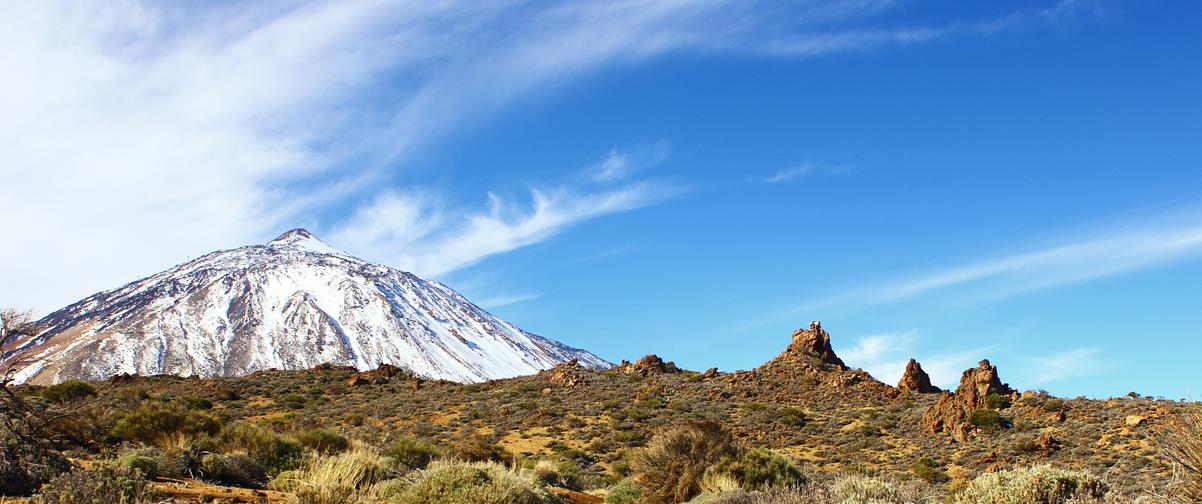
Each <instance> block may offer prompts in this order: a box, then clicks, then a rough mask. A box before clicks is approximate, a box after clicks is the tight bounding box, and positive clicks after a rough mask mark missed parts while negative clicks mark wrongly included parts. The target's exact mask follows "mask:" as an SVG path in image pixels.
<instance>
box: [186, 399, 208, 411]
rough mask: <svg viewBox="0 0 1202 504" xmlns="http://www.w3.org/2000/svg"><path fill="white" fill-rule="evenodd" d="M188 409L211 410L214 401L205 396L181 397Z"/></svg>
mask: <svg viewBox="0 0 1202 504" xmlns="http://www.w3.org/2000/svg"><path fill="white" fill-rule="evenodd" d="M180 402H182V403H184V406H186V407H187V408H188V409H194V410H210V409H213V402H212V401H210V400H208V399H205V398H203V397H191V396H189V397H185V398H183V399H180Z"/></svg>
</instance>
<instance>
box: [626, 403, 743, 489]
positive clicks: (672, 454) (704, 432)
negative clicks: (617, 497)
mask: <svg viewBox="0 0 1202 504" xmlns="http://www.w3.org/2000/svg"><path fill="white" fill-rule="evenodd" d="M736 456H738V448H737V447H736V445H735V442H734V438H732V437H731V435H730V433H729V432H727V431H726V429H724V428H723V427H722V426H721V425H718V424H716V423H714V422H704V421H690V422H687V423H684V424H680V425H676V426H672V427H669V428H667V429H664V430H661V431H660V432H658V433H656V434H655V435H654V436H653V437H652V438H651V441H650V442H648V443H647V446H646V447H644V448H643V449H641V450H639V451H637V452H636V453H635V455H634V458H633V460H632V461H631V466H632V469H633V473H634V477H635V479H636V480H637V481H638V483H639V485H640V486H641V487H642V489H643V499H644V501H645V502H648V503H650V504H668V503H675V502H684V501H687V500H689V499H691V498H693V497H694V496H696V495H697V494H698V493H700V491H701V480H702V478H703V477H704V475H705V471H706V469H707V468H709V466H711V465H714V464H717V463H719V462H721V461H722V460H723V459H730V458H734V457H736Z"/></svg>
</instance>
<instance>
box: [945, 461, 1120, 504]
mask: <svg viewBox="0 0 1202 504" xmlns="http://www.w3.org/2000/svg"><path fill="white" fill-rule="evenodd" d="M1107 490H1108V488H1107V486H1106V483H1104V482H1102V480H1100V479H1098V478H1097V477H1096V476H1094V475H1092V474H1089V473H1086V472H1082V471H1070V470H1065V469H1057V468H1054V467H1052V466H1048V465H1040V466H1034V467H1023V468H1018V469H1010V470H1006V471H999V472H996V473H986V474H982V475H980V476H977V478H976V479H974V480H973V481H972V482H971V483H969V484H968V487H967V488H965V489H964V492H963V493H961V494H960V495H959V496H958V498H957V502H960V503H964V504H969V503H971V504H1063V503H1067V502H1075V501H1082V500H1089V499H1102V498H1104V497H1105V496H1106V491H1107Z"/></svg>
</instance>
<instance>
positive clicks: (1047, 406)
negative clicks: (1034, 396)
mask: <svg viewBox="0 0 1202 504" xmlns="http://www.w3.org/2000/svg"><path fill="white" fill-rule="evenodd" d="M1043 410H1044V411H1046V412H1048V413H1059V412H1066V411H1068V410H1069V405H1068V403H1067V402H1065V401H1064V399H1056V398H1053V399H1048V400H1046V401H1044V402H1043Z"/></svg>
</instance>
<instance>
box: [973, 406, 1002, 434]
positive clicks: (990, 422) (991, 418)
mask: <svg viewBox="0 0 1202 504" xmlns="http://www.w3.org/2000/svg"><path fill="white" fill-rule="evenodd" d="M968 421H969V423H971V424H973V425H975V426H977V428H979V429H981V430H982V431H984V432H997V431H999V430H1002V429H1003V428H1005V427H1006V423H1005V420H1004V419H1003V418H1002V415H1001V414H1000V413H998V412H997V410H991V409H986V408H981V409H979V410H975V411H973V412H972V413H971V414H970V415H968Z"/></svg>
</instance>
